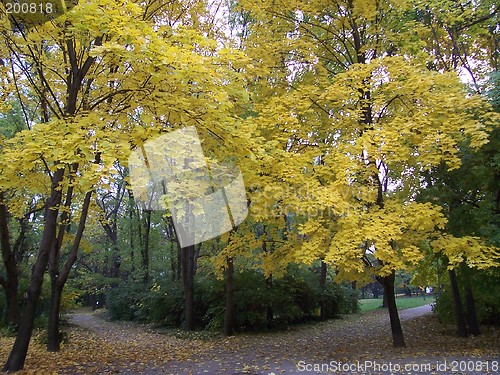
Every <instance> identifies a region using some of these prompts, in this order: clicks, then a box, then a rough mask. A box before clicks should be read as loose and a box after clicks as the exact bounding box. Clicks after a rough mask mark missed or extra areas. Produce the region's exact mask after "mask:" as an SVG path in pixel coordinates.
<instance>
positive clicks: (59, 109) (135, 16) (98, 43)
mask: <svg viewBox="0 0 500 375" xmlns="http://www.w3.org/2000/svg"><path fill="white" fill-rule="evenodd" d="M141 4H142V3H141ZM141 4H139V3H134V2H127V3H126V4H125V5H123V4H122V3H121V2H116V1H109V0H102V1H97V2H95V1H92V2H90V1H89V2H82V3H81V4H79V5H78V6H77V7H75V8H73V9H72V10H71V11H69V12H68V13H67V14H64V15H61V17H59V18H58V19H56V20H53V21H52V22H47V23H44V24H41V25H34V26H33V27H31V28H29V29H26V28H22V27H17V28H14V29H12V27H11V24H10V23H9V22H8V21H7V19H6V18H5V17H4V18H3V19H2V24H1V29H2V39H1V41H0V42H1V44H2V51H7V54H6V57H5V58H4V60H3V61H4V62H5V65H6V66H8V67H9V68H11V69H10V73H4V74H10V78H11V79H12V80H17V82H19V85H22V87H23V89H24V90H23V91H22V92H21V96H23V98H22V100H26V96H25V94H24V93H25V92H26V93H29V95H32V96H34V97H36V100H37V101H38V103H39V111H38V113H37V115H38V118H37V121H36V124H34V125H33V126H32V128H31V130H29V131H24V132H21V133H19V134H18V135H17V136H16V137H14V138H13V139H12V141H11V142H9V145H8V148H4V149H3V153H2V158H1V159H2V160H1V165H2V169H3V173H2V186H7V187H10V186H14V185H16V184H19V183H22V184H24V186H26V187H27V188H29V189H31V191H32V192H33V194H35V193H36V192H38V191H41V192H42V193H43V194H44V196H45V197H47V199H46V203H45V216H44V231H43V235H42V239H41V242H40V250H39V254H38V258H37V262H36V264H35V266H34V268H33V272H32V277H31V282H30V287H29V290H28V292H27V298H26V303H25V306H24V309H23V315H22V319H21V321H20V325H19V330H18V334H17V337H16V342H15V344H14V346H13V348H12V351H11V355H10V356H9V359H8V360H7V363H6V364H5V366H4V370H5V371H7V370H8V371H16V370H19V369H22V368H23V365H24V360H25V357H26V353H27V350H28V345H29V341H30V337H31V330H32V327H33V319H34V314H35V310H36V306H37V303H38V300H39V297H40V292H41V286H42V281H43V275H44V273H45V269H46V266H47V263H48V262H49V259H53V260H55V259H57V255H58V254H57V251H58V249H59V244H58V243H56V242H55V241H56V240H57V241H59V240H60V239H61V238H60V237H59V234H61V236H62V234H63V233H64V231H56V228H62V227H64V226H66V225H67V224H66V222H65V220H66V217H67V215H68V214H69V213H71V212H72V210H74V208H75V202H77V199H73V196H72V195H73V193H72V192H71V191H73V192H78V193H80V194H82V195H83V196H85V198H86V197H87V194H89V193H91V192H92V191H93V190H94V189H95V187H96V185H100V184H103V182H104V180H105V179H106V178H110V171H111V170H112V169H113V166H114V165H115V162H116V161H117V160H118V161H121V162H122V163H124V162H125V161H126V159H127V157H128V154H129V153H130V149H131V148H133V147H136V146H137V145H140V144H142V143H143V142H144V140H145V139H147V138H149V137H153V136H155V135H157V134H160V133H161V132H165V131H168V130H171V129H172V128H176V127H182V126H187V125H195V124H199V126H200V128H201V129H200V133H201V134H202V135H203V136H204V137H206V139H207V143H210V139H213V134H218V133H219V134H220V133H221V134H224V132H229V133H230V131H231V124H232V122H233V121H234V119H233V117H232V115H231V114H230V112H229V109H230V107H231V100H233V99H234V100H236V99H237V98H238V96H239V94H238V90H235V89H233V87H232V86H231V85H230V84H227V82H226V79H227V75H226V72H228V71H230V69H229V65H230V64H229V63H228V61H231V60H233V59H234V60H237V59H235V55H233V54H232V52H231V51H230V50H229V49H225V50H222V51H220V52H217V51H216V50H217V44H216V42H215V41H214V40H212V39H210V38H208V37H204V36H203V34H202V32H203V28H202V27H201V26H200V25H201V23H200V22H199V21H198V20H199V19H202V17H201V15H202V14H203V12H204V11H205V9H206V8H205V5H204V3H203V2H194V3H192V4H190V6H188V7H184V6H183V5H181V4H177V3H175V4H172V3H168V2H162V1H151V2H148V3H147V4H142V5H141ZM181 25H182V27H181ZM234 64H235V65H237V64H236V63H234ZM32 67H33V68H32ZM167 82H168V84H167ZM20 172H21V173H20ZM30 178H31V179H32V181H30V182H29V183H28V181H29V179H30ZM35 182H36V183H40V185H39V186H37V185H36V184H35ZM86 201H87V200H86V199H85V202H86ZM69 202H71V205H68V204H67V203H69ZM59 243H61V242H60V241H59ZM71 254H73V252H71ZM54 276H56V274H54ZM61 276H63V277H61ZM64 276H65V275H64V274H60V275H58V276H57V277H58V278H60V281H61V283H62V284H64ZM55 303H57V301H55Z"/></svg>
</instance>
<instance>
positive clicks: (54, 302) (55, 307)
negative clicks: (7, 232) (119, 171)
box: [47, 191, 93, 352]
mask: <svg viewBox="0 0 500 375" xmlns="http://www.w3.org/2000/svg"><path fill="white" fill-rule="evenodd" d="M92 193H93V192H92V191H89V192H87V193H86V195H85V198H84V200H83V205H82V213H81V216H80V221H79V223H78V229H77V231H76V234H75V238H74V239H73V243H72V246H71V250H70V252H69V254H68V258H67V260H66V263H65V264H64V267H63V268H62V270H61V271H60V272H59V266H57V269H55V270H53V273H52V274H51V288H50V311H49V322H48V327H47V350H48V351H49V352H57V351H59V350H60V343H61V333H60V331H59V315H60V311H61V299H62V292H63V289H64V285H65V284H66V280H67V279H68V275H69V273H70V271H71V268H72V267H73V264H74V263H75V261H76V258H77V254H78V248H79V247H80V242H81V240H82V236H83V231H84V230H85V222H86V221H87V215H88V210H89V206H90V199H91V197H92ZM54 264H57V265H58V264H59V262H58V261H57V262H55V263H54Z"/></svg>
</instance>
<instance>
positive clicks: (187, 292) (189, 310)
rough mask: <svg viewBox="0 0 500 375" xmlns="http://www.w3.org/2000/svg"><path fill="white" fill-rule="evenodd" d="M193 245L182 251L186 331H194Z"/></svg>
mask: <svg viewBox="0 0 500 375" xmlns="http://www.w3.org/2000/svg"><path fill="white" fill-rule="evenodd" d="M193 263H194V245H191V246H187V247H184V248H183V249H182V281H183V286H184V314H185V319H186V322H185V326H184V329H185V330H186V331H194V265H193Z"/></svg>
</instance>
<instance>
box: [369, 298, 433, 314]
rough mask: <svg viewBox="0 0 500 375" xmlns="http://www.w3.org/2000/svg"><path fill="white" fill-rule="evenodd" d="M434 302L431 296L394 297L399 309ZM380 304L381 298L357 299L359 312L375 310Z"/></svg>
mask: <svg viewBox="0 0 500 375" xmlns="http://www.w3.org/2000/svg"><path fill="white" fill-rule="evenodd" d="M432 302H434V297H433V296H426V297H425V298H424V297H398V298H396V304H397V306H398V309H399V310H402V309H409V308H410V307H417V306H422V305H428V304H429V303H432ZM381 306H382V298H378V299H374V298H368V299H361V300H359V307H360V310H361V312H367V311H371V310H376V309H378V308H379V307H381Z"/></svg>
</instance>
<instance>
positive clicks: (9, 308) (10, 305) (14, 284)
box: [0, 192, 24, 326]
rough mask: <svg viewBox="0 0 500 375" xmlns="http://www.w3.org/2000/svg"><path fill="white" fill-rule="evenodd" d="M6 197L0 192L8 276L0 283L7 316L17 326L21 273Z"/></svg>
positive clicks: (0, 225)
mask: <svg viewBox="0 0 500 375" xmlns="http://www.w3.org/2000/svg"><path fill="white" fill-rule="evenodd" d="M4 199H5V198H4V194H3V192H0V246H1V251H2V260H3V265H4V267H5V273H6V278H5V279H4V278H1V280H0V281H1V282H0V283H1V285H2V286H3V287H4V290H5V302H6V315H5V317H6V319H7V322H8V323H9V324H10V325H12V326H17V324H18V323H19V306H18V301H17V292H18V289H19V273H18V269H17V262H16V255H15V249H14V251H13V249H12V247H11V245H10V240H11V238H10V232H9V219H8V216H9V213H8V211H7V206H5V204H4ZM23 235H24V233H23V230H21V233H20V236H23Z"/></svg>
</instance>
